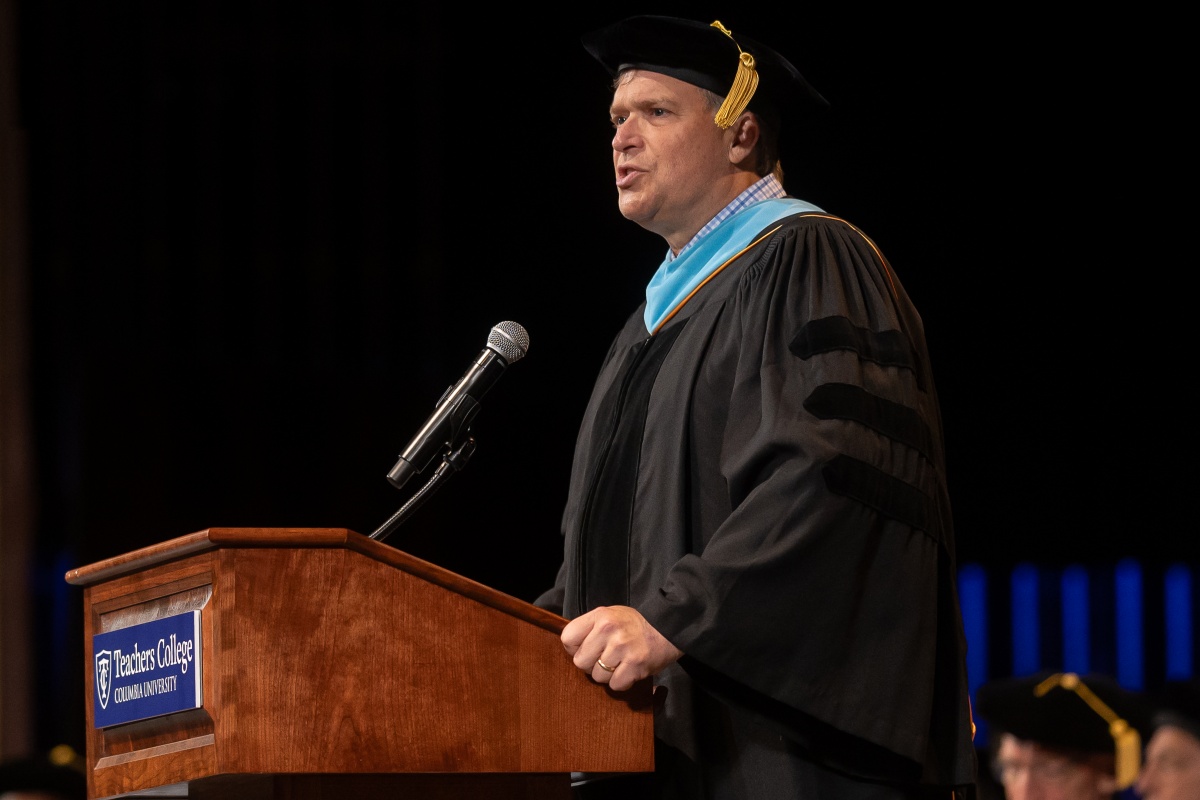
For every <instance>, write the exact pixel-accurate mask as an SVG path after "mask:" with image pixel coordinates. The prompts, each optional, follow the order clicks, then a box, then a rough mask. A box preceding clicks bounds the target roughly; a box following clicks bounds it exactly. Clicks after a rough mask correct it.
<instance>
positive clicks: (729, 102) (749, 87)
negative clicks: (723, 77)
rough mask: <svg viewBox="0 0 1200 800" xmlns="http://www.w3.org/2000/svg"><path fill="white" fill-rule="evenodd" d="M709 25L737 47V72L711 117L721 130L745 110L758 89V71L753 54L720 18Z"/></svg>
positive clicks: (727, 126)
mask: <svg viewBox="0 0 1200 800" xmlns="http://www.w3.org/2000/svg"><path fill="white" fill-rule="evenodd" d="M711 27H713V28H716V29H717V30H719V31H720V32H721V33H723V34H725V35H726V36H728V37H729V39H730V41H732V42H733V44H734V46H735V47H737V49H738V68H737V74H736V75H734V76H733V86H731V87H730V88H729V93H728V94H726V95H725V102H723V103H722V104H721V107H720V108H719V109H717V115H716V116H715V117H713V121H714V122H716V123H717V125H718V126H719V127H720V128H721V130H726V129H728V128H729V126H730V125H732V124H733V123H734V122H735V121H736V120H737V118H738V117H739V116H740V115H741V113H742V112H743V111H745V110H746V106H748V105H750V99H751V98H752V97H754V92H755V90H757V89H758V71H757V70H755V68H754V66H755V65H754V56H752V55H750V54H749V53H747V52H745V51H744V50H742V48H741V45H739V44H738V43H737V40H735V39H734V38H733V34H732V33H730V32H729V29H728V28H726V27H725V26H724V25H722V24H721V21H720V20H714V21H713V23H712V25H711Z"/></svg>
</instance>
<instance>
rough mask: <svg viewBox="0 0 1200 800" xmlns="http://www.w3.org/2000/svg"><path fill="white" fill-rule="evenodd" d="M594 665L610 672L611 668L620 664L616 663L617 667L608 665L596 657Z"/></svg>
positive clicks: (613, 668)
mask: <svg viewBox="0 0 1200 800" xmlns="http://www.w3.org/2000/svg"><path fill="white" fill-rule="evenodd" d="M596 666H597V667H599V668H600V669H602V670H604V671H605V672H612V671H613V670H615V669H616V668H617V667H619V666H621V665H620V664H618V665H617V667H610V666H609V665H608V664H605V663H604V662H603V661H601V660H600V659H598V658H597V659H596Z"/></svg>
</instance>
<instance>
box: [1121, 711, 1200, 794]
mask: <svg viewBox="0 0 1200 800" xmlns="http://www.w3.org/2000/svg"><path fill="white" fill-rule="evenodd" d="M1136 788H1137V791H1138V793H1139V794H1140V795H1141V796H1142V798H1143V800H1200V740H1197V739H1196V737H1194V736H1192V735H1191V734H1189V733H1187V732H1185V731H1183V730H1181V729H1180V728H1176V727H1174V726H1170V725H1167V726H1164V727H1161V728H1159V729H1158V730H1156V731H1155V732H1154V735H1153V736H1151V737H1150V741H1149V742H1147V743H1146V758H1145V761H1144V763H1143V764H1142V773H1141V775H1139V776H1138V781H1137V786H1136Z"/></svg>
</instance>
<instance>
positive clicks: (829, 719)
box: [536, 214, 976, 800]
mask: <svg viewBox="0 0 1200 800" xmlns="http://www.w3.org/2000/svg"><path fill="white" fill-rule="evenodd" d="M776 225H777V226H778V230H777V231H776V232H775V233H774V234H772V235H770V236H768V237H767V238H765V239H764V240H763V241H761V242H760V243H758V244H756V245H755V246H753V247H752V248H751V249H750V250H749V251H747V252H746V253H745V254H744V255H742V256H741V257H739V258H738V259H737V260H736V261H734V262H733V263H731V264H729V265H728V266H727V267H726V268H725V269H723V270H722V271H720V272H719V273H718V274H717V275H716V276H715V277H713V278H712V279H711V280H710V281H709V282H708V283H707V284H705V285H704V286H703V287H702V288H701V289H700V291H699V292H698V293H696V295H695V296H694V297H693V298H692V299H691V300H690V301H689V302H687V303H686V304H685V305H684V306H683V307H682V308H681V309H680V310H679V311H678V313H677V314H676V315H675V316H674V317H673V318H671V319H670V320H669V321H668V322H667V323H666V324H665V325H664V326H663V327H662V329H661V330H660V331H659V332H658V333H657V334H656V335H654V336H650V335H648V334H647V332H646V327H645V323H644V321H643V316H642V313H643V309H642V308H639V309H638V310H637V311H635V312H634V313H633V314H632V315H631V316H630V317H629V320H628V322H627V323H626V325H625V327H624V328H623V329H622V330H621V331H620V333H619V334H618V335H617V336H616V339H615V340H614V341H613V343H612V346H611V348H610V350H609V352H608V354H607V356H606V358H605V361H604V364H603V367H602V368H601V370H600V373H599V376H598V378H597V381H596V384H595V387H594V389H593V393H592V396H591V400H590V402H589V404H588V407H587V410H586V412H585V415H584V418H583V422H582V425H581V428H580V431H579V435H578V441H577V446H576V451H575V456H574V463H573V469H572V475H571V481H570V490H569V495H568V499H567V504H566V508H565V511H564V514H563V533H564V537H565V548H564V561H563V565H562V568H561V569H560V571H559V574H558V578H557V581H556V585H555V587H554V588H553V589H552V590H550V591H548V592H546V593H545V594H543V595H542V596H541V597H540V598H538V600H537V601H536V602H537V604H538V605H541V606H543V607H546V608H550V609H553V610H555V611H557V612H559V613H562V614H563V615H564V616H566V617H568V618H572V617H575V616H578V615H579V614H581V613H583V612H584V611H587V610H589V609H591V608H594V607H596V606H598V605H630V606H633V607H634V608H636V609H637V610H638V611H640V612H641V613H642V614H643V615H644V616H645V617H646V618H647V620H648V621H649V622H650V624H652V625H653V626H654V627H655V628H656V629H657V630H659V631H660V632H661V633H662V634H663V635H664V636H665V637H666V638H667V639H668V640H670V641H671V642H672V643H673V644H675V645H676V646H677V647H679V648H680V649H682V650H683V651H684V652H685V653H686V656H685V657H684V658H683V659H682V660H681V661H680V662H679V663H678V664H675V665H672V666H671V667H669V668H668V669H666V670H665V671H664V672H663V673H661V674H660V675H659V676H657V677H656V679H655V683H656V685H659V686H661V687H664V688H665V689H666V691H667V695H666V700H665V705H664V706H663V708H662V709H661V710H659V711H658V712H657V713H656V717H655V735H656V763H657V772H658V777H659V779H660V780H659V790H658V791H657V796H663V797H689V798H690V797H696V798H700V797H704V798H755V800H769V799H770V798H806V797H820V798H844V797H875V796H881V797H901V796H903V797H907V796H914V795H912V794H911V793H910V792H901V793H894V792H893V793H889V792H888V791H884V792H883V793H882V794H875V793H873V792H875V791H876V790H880V791H882V787H879V786H877V785H875V782H882V783H886V784H889V785H890V784H898V785H903V786H909V787H912V786H917V785H923V786H927V787H934V786H936V787H947V788H946V789H945V790H940V789H939V790H938V791H936V792H933V793H931V794H929V795H922V796H932V797H944V798H950V797H951V796H952V795H951V792H950V791H949V788H948V787H955V786H959V787H965V786H968V785H970V784H973V782H974V780H975V770H976V764H975V754H974V749H973V747H972V744H971V736H972V726H971V719H970V711H969V700H968V689H967V677H966V665H965V651H966V641H965V637H964V634H963V630H962V623H961V614H960V611H959V603H958V597H957V593H956V588H955V577H956V574H955V558H954V532H953V525H952V522H951V515H950V504H949V501H948V497H947V487H946V475H945V462H944V450H943V441H942V427H941V418H940V412H939V408H938V401H937V396H936V393H935V391H934V384H933V379H932V376H931V373H930V363H929V355H928V352H927V349H926V344H925V334H924V330H923V325H922V322H921V318H920V316H919V315H918V313H917V311H916V309H915V308H914V306H913V305H912V303H911V302H910V300H909V298H908V296H907V294H906V293H905V291H904V289H903V288H902V287H901V285H900V283H899V281H898V279H897V278H896V275H895V274H894V273H893V272H892V270H891V268H890V266H889V265H888V264H887V262H886V261H885V259H884V258H883V257H882V255H881V254H880V252H879V251H878V249H877V248H876V247H875V245H874V244H873V243H872V242H871V241H870V240H869V239H868V238H866V237H865V236H864V235H863V234H862V233H861V232H860V231H858V230H857V229H855V228H854V227H853V226H851V225H849V224H848V223H846V222H845V221H843V220H841V219H838V218H835V217H830V216H828V215H824V214H800V215H796V216H792V217H789V218H786V219H785V220H783V222H782V223H777V224H776ZM772 227H776V226H772ZM841 775H849V776H854V777H853V779H852V780H846V779H845V778H841V777H838V776H841ZM835 787H836V788H835ZM967 793H969V792H964V794H967ZM625 797H626V798H628V795H625Z"/></svg>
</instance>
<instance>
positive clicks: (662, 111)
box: [650, 108, 667, 117]
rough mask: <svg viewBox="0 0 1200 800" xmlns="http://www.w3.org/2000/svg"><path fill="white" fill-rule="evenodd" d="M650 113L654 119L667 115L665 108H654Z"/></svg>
mask: <svg viewBox="0 0 1200 800" xmlns="http://www.w3.org/2000/svg"><path fill="white" fill-rule="evenodd" d="M650 113H652V114H654V116H656V117H661V116H663V115H664V114H666V113H667V110H666V109H665V108H656V109H654V110H653V111H652V112H650Z"/></svg>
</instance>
